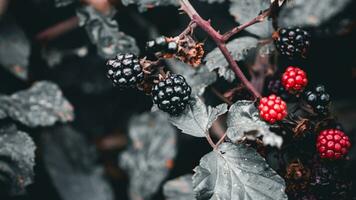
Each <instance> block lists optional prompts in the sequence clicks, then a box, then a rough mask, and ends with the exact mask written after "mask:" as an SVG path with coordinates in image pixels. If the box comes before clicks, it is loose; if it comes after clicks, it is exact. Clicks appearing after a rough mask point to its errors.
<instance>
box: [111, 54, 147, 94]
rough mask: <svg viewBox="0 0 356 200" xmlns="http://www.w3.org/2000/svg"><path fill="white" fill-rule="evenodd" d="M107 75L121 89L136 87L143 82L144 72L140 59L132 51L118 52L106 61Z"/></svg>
mask: <svg viewBox="0 0 356 200" xmlns="http://www.w3.org/2000/svg"><path fill="white" fill-rule="evenodd" d="M106 66H107V67H108V69H107V77H108V78H109V79H111V81H112V82H113V83H114V85H116V86H118V87H119V88H120V89H124V88H130V87H135V86H136V84H138V83H141V82H142V81H143V78H144V73H143V70H142V66H141V65H140V61H139V59H138V58H137V56H135V55H134V54H132V53H126V54H118V55H117V56H116V58H114V59H110V60H108V61H107V62H106Z"/></svg>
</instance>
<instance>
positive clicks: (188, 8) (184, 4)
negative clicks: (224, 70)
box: [180, 0, 261, 98]
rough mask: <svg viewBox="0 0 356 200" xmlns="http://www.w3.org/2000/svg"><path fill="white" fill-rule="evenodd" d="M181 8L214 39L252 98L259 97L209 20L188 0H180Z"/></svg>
mask: <svg viewBox="0 0 356 200" xmlns="http://www.w3.org/2000/svg"><path fill="white" fill-rule="evenodd" d="M180 4H181V10H183V11H184V12H185V13H187V15H188V16H189V17H190V19H191V20H192V21H193V22H195V23H196V24H197V26H198V27H200V28H201V29H203V30H204V31H205V32H206V33H207V34H208V35H209V37H210V38H211V39H212V40H214V42H215V43H216V45H217V47H218V48H219V49H220V51H221V53H222V54H223V55H224V57H225V59H226V60H227V62H228V63H229V65H230V68H231V69H232V70H233V71H234V73H235V75H236V76H237V77H238V78H239V79H240V80H241V82H242V83H243V84H244V85H245V86H246V88H247V90H248V91H249V92H250V93H251V94H252V95H253V97H254V98H259V97H260V96H261V95H260V93H259V92H258V91H257V90H256V89H255V88H254V87H253V85H252V84H251V83H250V81H248V80H247V78H246V76H245V75H244V74H243V73H242V71H241V69H240V68H239V66H238V64H237V63H236V62H235V60H234V58H233V57H232V55H231V54H230V52H229V50H228V49H227V47H226V44H225V40H224V38H223V35H221V34H220V33H219V32H218V31H216V30H215V29H214V28H213V27H212V26H211V25H210V21H207V20H204V19H203V18H202V17H201V16H200V15H199V14H198V13H197V11H196V10H195V9H194V7H193V6H192V5H191V4H190V2H189V0H180Z"/></svg>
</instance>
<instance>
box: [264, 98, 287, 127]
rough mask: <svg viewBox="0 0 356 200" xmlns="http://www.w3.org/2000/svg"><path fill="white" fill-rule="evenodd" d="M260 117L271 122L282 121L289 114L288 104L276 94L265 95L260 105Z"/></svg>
mask: <svg viewBox="0 0 356 200" xmlns="http://www.w3.org/2000/svg"><path fill="white" fill-rule="evenodd" d="M258 109H259V111H260V117H261V118H262V119H263V120H265V121H266V122H268V123H270V124H274V123H275V122H276V121H281V120H283V118H285V117H286V116H287V104H286V102H285V101H283V100H282V99H281V97H279V96H276V95H274V94H271V95H269V96H268V97H263V98H261V100H260V103H259V105H258Z"/></svg>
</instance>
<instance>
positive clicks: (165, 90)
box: [152, 74, 191, 116]
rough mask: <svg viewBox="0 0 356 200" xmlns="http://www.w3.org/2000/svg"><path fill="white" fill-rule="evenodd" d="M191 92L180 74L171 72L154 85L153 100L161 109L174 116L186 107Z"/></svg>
mask: <svg viewBox="0 0 356 200" xmlns="http://www.w3.org/2000/svg"><path fill="white" fill-rule="evenodd" d="M190 94H191V88H190V86H189V85H188V84H187V82H186V81H185V79H184V77H183V76H182V75H179V74H169V75H167V77H166V78H163V79H162V80H160V81H159V82H158V83H157V84H155V85H154V86H153V87H152V97H153V102H154V103H155V104H157V105H158V108H159V109H161V110H162V111H164V112H167V113H169V114H171V115H174V116H177V115H179V114H180V113H182V111H183V110H184V109H185V107H186V105H187V104H188V101H189V99H190Z"/></svg>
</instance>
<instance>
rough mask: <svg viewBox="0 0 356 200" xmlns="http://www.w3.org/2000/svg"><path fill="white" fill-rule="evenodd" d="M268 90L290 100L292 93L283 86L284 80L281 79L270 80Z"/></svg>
mask: <svg viewBox="0 0 356 200" xmlns="http://www.w3.org/2000/svg"><path fill="white" fill-rule="evenodd" d="M268 91H269V93H270V94H276V95H278V96H280V97H281V98H282V99H283V100H289V99H290V94H289V93H288V91H286V90H285V89H284V87H283V86H282V82H281V80H279V79H274V80H270V81H269V82H268Z"/></svg>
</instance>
